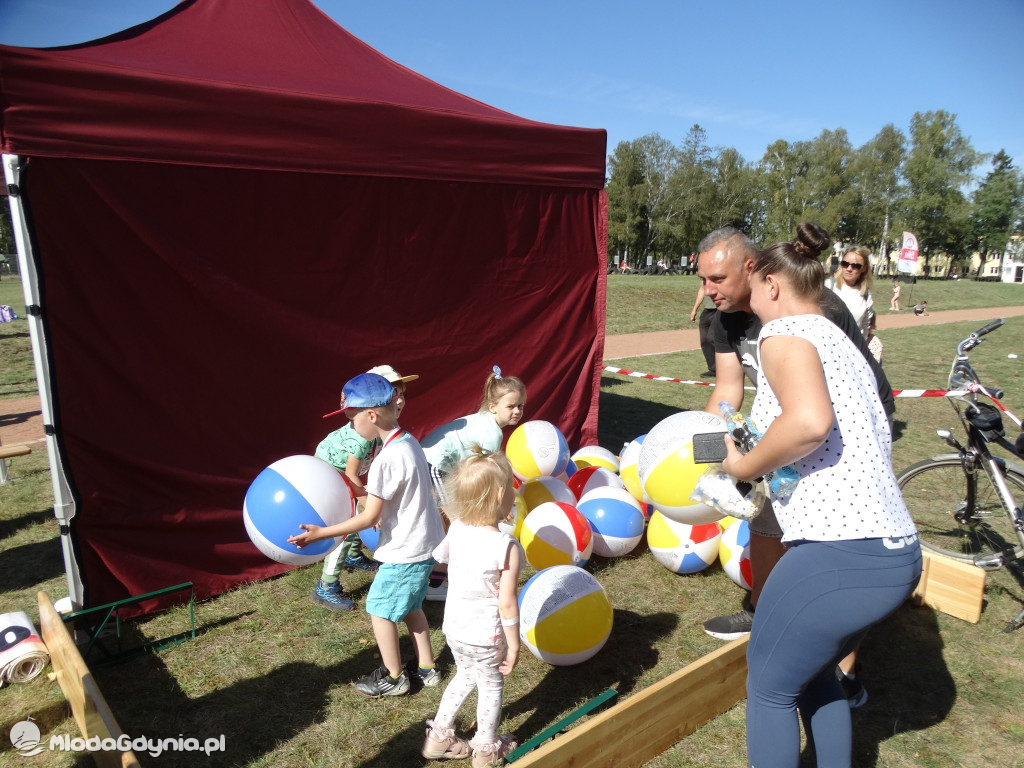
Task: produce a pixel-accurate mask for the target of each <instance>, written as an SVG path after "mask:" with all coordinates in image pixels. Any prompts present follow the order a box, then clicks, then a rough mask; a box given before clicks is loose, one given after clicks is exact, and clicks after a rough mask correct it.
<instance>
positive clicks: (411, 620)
mask: <svg viewBox="0 0 1024 768" xmlns="http://www.w3.org/2000/svg"><path fill="white" fill-rule="evenodd" d="M394 399H395V388H394V387H393V386H392V385H391V384H390V383H389V382H388V380H387V379H385V378H384V377H383V376H380V375H379V374H376V373H362V374H360V375H358V376H356V377H355V378H354V379H352V380H351V381H349V382H348V383H347V384H345V386H344V388H343V389H342V404H341V405H342V410H343V411H344V412H345V415H346V416H347V417H348V418H349V420H350V421H351V422H352V428H353V429H354V430H355V431H356V432H357V433H358V434H359V436H360V437H362V438H363V439H364V440H375V439H379V440H380V441H381V442H382V443H383V447H382V448H381V450H380V453H378V454H377V457H376V458H375V459H374V461H373V463H372V464H371V465H370V471H369V474H368V475H367V478H366V501H365V507H364V509H363V511H362V512H360V513H359V514H357V515H355V516H353V517H352V518H350V519H349V520H346V521H345V522H343V523H339V524H337V525H331V526H327V527H320V526H317V525H310V524H303V525H301V526H300V527H301V528H302V530H303V531H304V533H301V534H299V535H296V536H292V537H291V538H289V539H288V541H289V542H290V543H292V544H295V545H296V546H299V547H304V546H306V545H307V544H312V543H313V542H315V541H320V540H322V539H326V538H333V537H336V536H343V535H346V534H349V533H355V532H357V531H361V530H364V529H367V528H372V527H373V526H375V525H378V524H379V525H380V542H379V544H378V545H377V549H376V551H375V552H374V557H375V558H376V559H377V560H378V561H379V562H380V563H381V565H380V568H379V569H378V571H377V575H376V577H375V578H374V580H373V584H371V585H370V591H369V593H368V594H367V596H366V612H367V613H369V614H370V621H371V624H372V626H373V635H374V638H375V639H376V641H377V648H378V649H379V650H380V655H381V659H382V661H383V665H382V666H381V667H379V668H378V669H375V670H374V671H373V672H371V673H370V674H369V675H367V676H366V677H361V678H359V679H358V680H357V681H356V691H358V692H359V693H360V694H362V695H363V696H369V697H374V698H376V697H380V696H401V695H403V694H405V693H408V692H409V687H410V683H409V677H410V675H407V674H406V673H405V671H404V670H403V669H402V656H401V650H400V648H399V641H398V622H399V621H405V625H406V627H408V629H409V635H410V636H411V637H412V640H413V644H414V645H415V647H416V654H417V657H418V658H417V662H416V663H415V664H412V665H410V674H411V676H414V677H417V678H419V679H420V680H421V681H422V682H423V683H424V684H425V685H437V683H438V681H439V680H440V675H438V673H437V671H436V670H435V669H434V653H433V649H432V648H431V646H430V632H429V629H428V627H427V617H426V615H425V614H424V613H423V607H422V606H423V598H424V596H425V595H426V592H427V580H428V578H429V577H430V572H431V570H432V569H433V567H434V559H433V557H432V556H431V552H432V551H433V550H434V548H435V547H436V546H437V545H438V544H440V543H441V540H442V539H443V538H444V527H443V525H442V524H441V515H440V513H439V512H438V511H437V505H436V503H435V502H434V497H433V493H432V486H431V481H430V470H429V467H428V466H427V460H426V458H425V457H424V455H423V449H422V448H421V447H420V444H419V443H418V442H417V441H416V438H414V437H413V436H412V435H410V434H409V433H408V432H406V431H405V430H404V429H402V428H401V427H400V426H398V408H397V407H396V404H395V403H394Z"/></svg>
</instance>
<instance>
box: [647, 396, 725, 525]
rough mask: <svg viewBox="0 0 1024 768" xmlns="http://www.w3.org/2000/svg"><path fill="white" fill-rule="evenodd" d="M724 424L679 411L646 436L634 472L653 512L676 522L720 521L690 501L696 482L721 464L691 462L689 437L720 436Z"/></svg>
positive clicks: (717, 419) (713, 511)
mask: <svg viewBox="0 0 1024 768" xmlns="http://www.w3.org/2000/svg"><path fill="white" fill-rule="evenodd" d="M725 431H726V425H725V421H724V420H723V419H722V418H721V417H719V416H715V415H713V414H710V413H706V412H704V411H683V412H681V413H674V414H672V415H671V416H669V417H668V418H666V419H662V420H661V421H660V422H658V424H657V425H655V427H654V428H653V429H652V430H651V431H650V432H648V433H647V437H645V438H644V442H643V445H641V446H640V456H639V458H638V460H637V468H638V471H639V475H640V485H641V486H642V487H643V489H644V493H645V494H647V497H648V499H649V500H650V502H651V504H653V505H654V508H655V509H657V510H658V511H659V512H661V513H662V514H663V515H665V516H666V517H669V518H671V519H673V520H675V521H676V522H679V523H686V524H688V525H699V524H702V523H713V522H714V521H716V520H719V519H721V518H722V517H723V515H722V513H721V512H719V511H717V510H716V509H715V508H714V507H711V506H709V505H707V504H701V503H699V502H696V501H693V500H691V499H690V494H691V493H693V488H694V486H695V485H696V484H697V478H699V477H700V476H701V475H703V474H704V473H705V472H706V471H707V470H708V469H709V468H714V469H721V466H722V465H721V464H696V463H694V461H693V436H694V435H697V434H703V433H709V432H713V433H724V432H725Z"/></svg>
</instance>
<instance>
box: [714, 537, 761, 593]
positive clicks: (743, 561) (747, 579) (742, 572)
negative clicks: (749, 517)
mask: <svg viewBox="0 0 1024 768" xmlns="http://www.w3.org/2000/svg"><path fill="white" fill-rule="evenodd" d="M718 559H719V560H721V561H722V570H724V571H725V572H726V573H727V574H728V575H729V578H730V579H732V580H733V581H735V582H736V583H737V584H739V585H740V586H741V587H743V588H744V589H750V588H751V585H752V584H753V579H752V576H751V569H750V523H748V522H747V521H746V520H737V521H736V522H735V523H734V524H733V525H730V526H729V527H728V528H726V529H725V530H724V531H722V539H721V541H719V542H718Z"/></svg>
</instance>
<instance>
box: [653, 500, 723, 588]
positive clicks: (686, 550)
mask: <svg viewBox="0 0 1024 768" xmlns="http://www.w3.org/2000/svg"><path fill="white" fill-rule="evenodd" d="M721 537H722V529H721V528H719V527H718V524H717V523H704V524H701V525H687V524H686V523H677V522H676V521H675V520H671V519H669V518H667V517H665V515H663V514H662V513H661V512H655V513H654V514H653V515H651V520H650V522H649V523H648V524H647V546H648V547H649V548H650V550H651V554H653V555H654V557H655V559H656V560H657V561H658V562H659V563H661V564H662V565H664V566H665V567H666V568H668V569H669V570H670V571H672V572H673V573H680V574H688V573H699V572H700V571H703V570H704V569H705V568H707V567H708V566H709V565H711V564H712V563H713V562H715V560H716V559H717V558H718V542H719V540H720V539H721Z"/></svg>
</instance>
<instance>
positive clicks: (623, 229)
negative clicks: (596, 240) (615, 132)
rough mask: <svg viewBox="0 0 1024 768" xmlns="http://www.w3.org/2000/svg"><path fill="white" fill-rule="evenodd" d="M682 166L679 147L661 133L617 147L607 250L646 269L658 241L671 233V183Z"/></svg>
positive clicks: (610, 188) (612, 164) (610, 190)
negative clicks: (648, 259) (669, 223)
mask: <svg viewBox="0 0 1024 768" xmlns="http://www.w3.org/2000/svg"><path fill="white" fill-rule="evenodd" d="M678 162H679V160H678V151H677V150H676V148H675V147H673V146H672V143H671V142H670V141H668V140H667V139H664V138H662V137H661V136H660V135H659V134H657V133H651V134H648V135H646V136H641V137H640V138H639V139H635V140H634V141H631V142H619V145H618V146H617V147H616V148H615V153H614V154H613V155H612V156H611V157H610V158H609V161H608V164H609V166H610V170H611V176H610V178H609V182H608V206H609V221H608V234H609V246H610V247H611V248H612V249H613V250H614V252H616V253H619V254H620V255H623V256H626V257H628V259H629V262H630V264H632V265H633V266H635V267H637V266H644V265H646V263H647V257H648V255H652V254H653V253H654V249H655V246H656V244H658V242H659V239H666V237H667V236H668V234H669V233H668V231H667V228H666V226H665V220H666V216H667V215H668V214H667V213H666V211H667V210H668V211H670V210H671V205H672V200H671V199H670V197H669V180H670V179H671V178H672V176H673V174H674V173H675V170H676V168H677V166H678ZM613 207H614V215H613Z"/></svg>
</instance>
